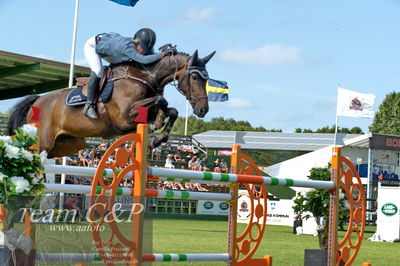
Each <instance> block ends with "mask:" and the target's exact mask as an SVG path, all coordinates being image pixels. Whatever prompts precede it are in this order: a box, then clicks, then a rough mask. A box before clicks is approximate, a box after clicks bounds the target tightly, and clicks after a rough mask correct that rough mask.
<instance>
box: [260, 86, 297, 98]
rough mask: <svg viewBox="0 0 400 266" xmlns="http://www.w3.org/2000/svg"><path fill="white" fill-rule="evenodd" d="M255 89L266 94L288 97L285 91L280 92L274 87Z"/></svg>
mask: <svg viewBox="0 0 400 266" xmlns="http://www.w3.org/2000/svg"><path fill="white" fill-rule="evenodd" d="M256 88H257V89H261V90H262V91H263V92H266V93H268V94H270V93H271V94H278V95H284V96H288V95H290V94H289V93H287V92H286V91H285V90H282V89H280V88H278V87H274V86H271V85H257V86H256Z"/></svg>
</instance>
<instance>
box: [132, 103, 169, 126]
mask: <svg viewBox="0 0 400 266" xmlns="http://www.w3.org/2000/svg"><path fill="white" fill-rule="evenodd" d="M167 106H168V102H167V101H166V100H165V98H164V97H163V96H154V97H150V98H146V99H143V100H140V101H137V102H135V103H134V104H133V106H132V107H131V108H130V109H129V112H128V114H127V116H128V117H127V121H131V122H132V123H133V121H134V120H135V118H136V117H137V115H138V114H139V113H138V111H137V110H136V107H147V108H148V109H149V113H148V122H149V123H151V122H153V121H154V120H155V118H156V115H157V113H158V112H159V110H160V109H166V108H167Z"/></svg>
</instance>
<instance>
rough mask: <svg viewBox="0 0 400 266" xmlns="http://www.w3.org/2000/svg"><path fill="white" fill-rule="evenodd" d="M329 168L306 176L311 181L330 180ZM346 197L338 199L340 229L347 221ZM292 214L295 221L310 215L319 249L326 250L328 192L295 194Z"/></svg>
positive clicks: (313, 191)
mask: <svg viewBox="0 0 400 266" xmlns="http://www.w3.org/2000/svg"><path fill="white" fill-rule="evenodd" d="M329 167H330V166H328V167H326V168H325V167H324V168H312V169H311V170H310V175H309V176H308V177H309V179H311V180H322V181H329V180H331V177H330V176H331V173H330V171H329ZM346 201H347V199H346V197H343V198H340V201H339V205H340V211H339V216H338V225H339V227H340V228H343V226H344V225H345V224H346V222H347V221H348V220H349V215H350V212H349V210H348V209H347V208H345V206H346ZM293 209H294V212H295V214H296V216H297V217H296V218H297V219H309V218H311V215H310V214H307V213H311V214H312V216H313V217H314V219H315V222H316V223H317V225H318V228H317V232H318V240H319V246H320V248H321V249H325V250H326V249H327V248H328V223H327V221H328V216H329V192H328V191H327V190H324V189H313V190H312V191H310V192H307V193H300V192H299V193H297V196H296V198H295V199H294V206H293Z"/></svg>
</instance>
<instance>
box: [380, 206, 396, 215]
mask: <svg viewBox="0 0 400 266" xmlns="http://www.w3.org/2000/svg"><path fill="white" fill-rule="evenodd" d="M381 211H382V212H383V214H385V215H387V216H393V215H395V214H396V213H397V211H398V209H397V206H396V205H394V204H393V203H386V204H384V205H383V206H382V208H381Z"/></svg>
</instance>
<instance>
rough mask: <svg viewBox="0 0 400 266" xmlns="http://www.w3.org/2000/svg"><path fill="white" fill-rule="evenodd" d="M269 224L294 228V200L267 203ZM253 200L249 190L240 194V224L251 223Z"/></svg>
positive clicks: (241, 191) (269, 201) (240, 191)
mask: <svg viewBox="0 0 400 266" xmlns="http://www.w3.org/2000/svg"><path fill="white" fill-rule="evenodd" d="M267 204H268V205H267V224H273V225H286V226H293V222H294V211H293V208H292V206H293V201H292V200H279V201H272V200H268V201H267ZM250 210H251V199H250V197H249V194H248V192H247V190H239V192H238V211H237V213H238V214H237V215H238V217H237V218H238V222H239V223H249V221H250V215H251V213H250Z"/></svg>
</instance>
